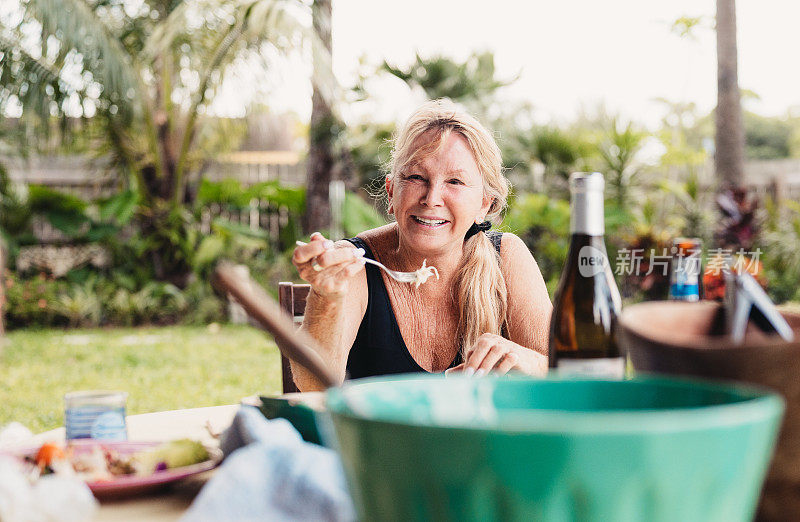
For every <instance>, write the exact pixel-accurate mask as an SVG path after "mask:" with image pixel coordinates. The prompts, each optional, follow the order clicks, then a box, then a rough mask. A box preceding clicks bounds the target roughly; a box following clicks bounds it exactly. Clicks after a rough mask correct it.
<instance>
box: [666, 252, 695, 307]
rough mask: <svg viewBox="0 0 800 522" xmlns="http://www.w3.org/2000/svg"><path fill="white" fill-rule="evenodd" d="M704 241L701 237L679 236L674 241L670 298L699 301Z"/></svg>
mask: <svg viewBox="0 0 800 522" xmlns="http://www.w3.org/2000/svg"><path fill="white" fill-rule="evenodd" d="M702 253H703V241H702V240H701V239H700V238H696V237H694V238H683V237H681V238H677V239H674V240H673V241H672V269H671V270H670V281H669V283H670V284H669V298H670V299H671V300H675V301H699V300H700V297H701V293H702V287H701V285H702V280H703V270H702V268H703V266H702V265H703V263H702V259H701V256H702Z"/></svg>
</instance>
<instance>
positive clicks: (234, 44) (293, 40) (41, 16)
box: [0, 0, 334, 286]
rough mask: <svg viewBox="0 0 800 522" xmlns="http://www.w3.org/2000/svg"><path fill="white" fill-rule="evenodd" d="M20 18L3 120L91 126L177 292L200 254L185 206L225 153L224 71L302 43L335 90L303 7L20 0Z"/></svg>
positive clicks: (193, 0) (197, 0)
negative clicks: (219, 129) (12, 111)
mask: <svg viewBox="0 0 800 522" xmlns="http://www.w3.org/2000/svg"><path fill="white" fill-rule="evenodd" d="M15 15H16V18H17V23H16V24H14V25H13V26H10V27H6V26H4V27H3V28H2V29H3V31H2V33H0V53H2V55H1V56H2V58H0V112H3V111H4V110H5V109H6V108H7V107H8V105H9V104H12V105H18V106H20V107H21V109H22V114H23V117H24V118H25V120H26V123H27V124H29V125H31V126H33V127H36V128H38V129H40V130H42V131H47V130H49V129H50V127H51V125H50V123H51V121H52V120H53V118H56V119H57V120H60V121H61V122H62V129H63V130H64V131H66V130H67V129H66V125H65V124H66V122H67V121H68V117H69V116H82V117H86V118H91V119H92V120H93V121H94V122H95V123H96V128H97V130H98V131H99V132H97V134H96V136H95V137H94V138H95V140H96V144H95V148H96V150H98V151H100V152H103V153H106V154H110V155H111V157H112V158H113V159H114V162H115V166H116V167H117V169H118V170H119V171H120V172H123V173H125V174H127V175H128V176H129V180H128V182H129V186H130V187H132V188H135V189H136V190H137V192H138V195H139V202H138V209H137V213H136V219H137V221H138V227H139V230H140V231H141V233H142V234H143V235H145V236H147V237H148V238H149V240H150V242H149V244H148V245H147V248H146V250H145V251H144V252H143V253H142V254H143V256H144V257H145V258H149V259H150V260H151V263H152V266H153V269H154V271H155V276H156V277H157V278H158V279H161V280H167V281H171V282H173V283H176V284H178V285H179V286H183V285H185V284H186V283H187V281H188V280H187V276H188V275H189V274H190V273H191V268H192V259H191V253H192V252H193V251H195V250H196V248H197V246H198V245H197V243H196V234H195V233H194V224H193V223H192V221H191V220H190V219H189V216H188V215H187V214H186V212H184V211H183V210H182V205H183V204H192V203H193V202H194V199H195V195H196V193H197V187H198V185H199V184H200V182H201V180H202V174H203V171H204V168H203V166H204V163H205V162H206V161H207V159H208V158H209V157H211V156H213V155H214V154H215V153H216V152H218V151H216V150H214V142H213V140H211V137H212V136H214V132H213V129H211V128H210V126H211V125H212V124H213V123H214V120H213V119H209V118H206V117H205V113H206V112H207V110H208V108H209V106H210V103H211V101H212V100H213V97H214V94H215V92H216V91H217V90H219V88H220V87H221V86H222V84H223V82H224V80H225V78H226V77H227V74H226V73H228V72H230V71H231V70H233V69H234V68H235V67H236V66H237V63H239V62H240V61H242V60H246V59H250V60H253V59H255V60H257V61H258V62H259V63H260V64H261V66H262V67H264V68H265V69H267V68H268V67H269V56H271V55H273V54H275V52H277V53H278V54H280V53H290V52H295V50H296V49H298V48H302V46H303V45H306V46H307V47H308V48H309V51H310V52H313V53H314V54H315V55H316V56H315V63H316V64H317V66H316V67H315V71H317V73H318V74H317V78H316V79H317V80H318V83H319V84H320V85H322V86H323V90H322V92H323V93H329V92H330V91H331V90H332V87H331V86H332V85H334V82H333V81H332V75H330V73H329V72H327V73H326V71H329V68H326V67H325V66H324V65H321V64H325V63H329V56H327V54H326V51H325V49H324V47H322V46H320V45H318V44H317V40H316V38H315V36H314V32H313V31H312V30H311V27H310V13H309V7H308V6H307V5H306V4H305V3H303V2H302V1H300V0H245V1H236V0H222V1H217V0H213V1H212V0H185V1H182V0H177V1H175V0H147V1H144V2H141V3H139V4H131V3H126V2H120V1H115V0H89V1H85V0H25V1H24V2H21V3H20V4H18V5H17V12H16V13H15ZM326 74H327V75H326Z"/></svg>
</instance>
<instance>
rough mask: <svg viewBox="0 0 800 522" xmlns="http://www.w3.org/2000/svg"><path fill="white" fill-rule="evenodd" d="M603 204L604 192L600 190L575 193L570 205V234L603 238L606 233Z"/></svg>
mask: <svg viewBox="0 0 800 522" xmlns="http://www.w3.org/2000/svg"><path fill="white" fill-rule="evenodd" d="M603 204H604V201H603V192H602V191H600V190H581V191H573V192H572V197H571V203H570V220H569V232H570V234H573V235H574V234H583V235H587V236H603V235H604V234H605V231H606V225H605V217H604V215H603Z"/></svg>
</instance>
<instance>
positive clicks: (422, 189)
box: [386, 132, 492, 253]
mask: <svg viewBox="0 0 800 522" xmlns="http://www.w3.org/2000/svg"><path fill="white" fill-rule="evenodd" d="M430 139H431V136H429V135H423V136H422V137H420V138H419V143H418V144H416V145H417V146H418V147H419V146H424V145H425V144H427V143H428V142H429V141H430ZM386 190H387V192H388V194H389V203H390V210H391V211H393V213H394V216H395V219H396V220H397V227H398V230H399V233H400V237H401V242H402V243H403V244H405V245H407V246H409V247H411V248H412V249H413V250H415V251H418V252H420V253H426V252H430V253H435V252H442V251H445V250H447V249H449V248H453V247H456V246H458V247H460V246H461V245H463V243H464V235H465V234H466V233H467V229H469V227H470V226H471V225H472V224H473V223H475V221H476V220H477V221H483V220H484V218H485V217H486V214H487V213H488V211H489V208H490V206H491V203H492V198H490V197H488V196H484V190H483V176H482V175H481V173H480V171H479V170H478V164H477V163H476V162H475V158H474V157H473V155H472V151H470V148H469V145H467V141H466V140H465V139H464V137H463V136H461V135H460V134H458V133H456V132H452V133H450V135H449V136H448V137H447V138H445V141H444V143H443V144H442V146H441V147H439V149H438V150H437V151H436V152H434V153H433V154H430V155H428V157H426V158H424V159H423V160H421V161H420V162H419V163H417V164H411V165H408V166H407V167H406V168H405V169H404V170H403V171H402V172H398V173H397V175H396V176H395V177H394V178H388V177H387V180H386Z"/></svg>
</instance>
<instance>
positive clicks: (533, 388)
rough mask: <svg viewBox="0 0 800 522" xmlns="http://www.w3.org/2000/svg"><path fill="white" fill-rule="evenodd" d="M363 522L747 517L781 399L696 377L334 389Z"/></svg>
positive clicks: (390, 383)
mask: <svg viewBox="0 0 800 522" xmlns="http://www.w3.org/2000/svg"><path fill="white" fill-rule="evenodd" d="M327 404H328V409H329V411H330V413H331V417H332V421H333V425H334V430H335V436H336V439H337V440H336V442H337V447H338V449H339V451H340V453H341V455H342V459H343V462H344V467H345V472H346V474H347V478H348V482H349V484H350V489H351V492H352V494H353V498H354V501H355V504H356V509H357V510H358V514H359V518H360V519H362V520H404V521H405V520H475V521H478V520H480V521H484V520H548V521H562V520H563V521H568V520H569V521H571V520H597V521H634V520H635V521H660V520H663V521H675V520H681V521H695V520H696V521H703V522H707V521H725V522H729V521H737V520H742V521H745V520H750V519H751V518H752V516H753V512H754V509H755V506H756V501H757V499H758V493H759V489H760V487H761V484H762V481H763V479H764V474H765V471H766V468H767V465H768V463H769V459H770V456H771V455H772V450H773V447H774V444H775V438H776V434H777V430H778V425H779V422H780V418H781V415H782V412H783V402H782V400H781V399H780V398H779V397H778V396H777V395H775V394H773V393H769V392H766V391H762V390H760V389H755V388H750V387H744V386H735V385H726V386H723V385H718V384H709V383H704V382H702V381H690V380H677V379H661V378H646V379H635V380H631V381H601V380H580V379H538V380H537V379H531V378H523V377H513V378H482V379H475V378H466V377H450V378H447V379H445V378H442V377H437V376H422V377H420V376H403V377H399V378H393V379H386V378H380V379H364V380H360V381H353V382H351V383H346V384H345V385H344V386H343V387H341V388H337V389H331V390H329V391H328V394H327Z"/></svg>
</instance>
